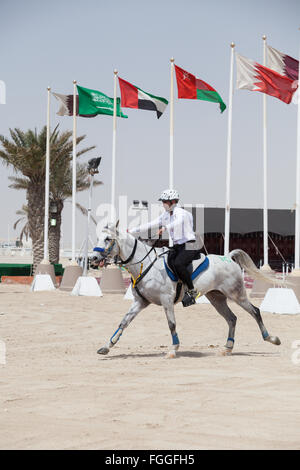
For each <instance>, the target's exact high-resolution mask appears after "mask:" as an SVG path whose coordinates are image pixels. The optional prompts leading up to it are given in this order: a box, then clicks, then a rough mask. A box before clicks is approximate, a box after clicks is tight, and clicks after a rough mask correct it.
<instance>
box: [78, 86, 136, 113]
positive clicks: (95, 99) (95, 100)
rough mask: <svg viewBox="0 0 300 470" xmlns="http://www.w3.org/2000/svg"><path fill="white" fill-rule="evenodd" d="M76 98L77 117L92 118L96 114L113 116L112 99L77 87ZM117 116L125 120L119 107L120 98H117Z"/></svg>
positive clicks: (98, 92) (94, 91)
mask: <svg viewBox="0 0 300 470" xmlns="http://www.w3.org/2000/svg"><path fill="white" fill-rule="evenodd" d="M77 90H78V97H79V106H78V109H79V115H84V116H87V115H89V116H92V115H96V114H108V115H109V116H113V114H114V99H113V98H109V97H108V96H106V95H105V94H104V93H101V92H100V91H97V90H90V89H89V88H83V87H82V86H79V85H77ZM117 116H119V117H122V118H127V117H128V116H125V114H123V113H122V110H121V106H120V98H117Z"/></svg>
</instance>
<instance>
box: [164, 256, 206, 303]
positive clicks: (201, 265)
mask: <svg viewBox="0 0 300 470" xmlns="http://www.w3.org/2000/svg"><path fill="white" fill-rule="evenodd" d="M164 265H165V270H166V272H167V274H168V276H169V278H170V279H171V280H172V281H173V282H177V286H176V294H175V299H174V304H176V302H177V301H178V299H179V297H180V294H181V290H182V287H183V283H182V281H181V280H180V279H179V278H178V276H177V274H176V273H174V271H173V270H172V269H171V268H170V266H169V264H168V261H166V259H165V257H164ZM208 266H209V259H208V258H207V257H206V256H205V255H204V254H203V253H201V255H200V259H197V266H196V268H195V269H193V263H190V264H189V265H188V267H187V270H188V272H189V273H190V276H191V279H192V281H194V279H196V278H197V277H198V276H199V274H201V273H202V272H203V271H205V270H206V269H207V268H208Z"/></svg>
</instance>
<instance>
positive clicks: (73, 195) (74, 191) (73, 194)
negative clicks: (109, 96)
mask: <svg viewBox="0 0 300 470" xmlns="http://www.w3.org/2000/svg"><path fill="white" fill-rule="evenodd" d="M76 84H77V81H76V80H73V159H72V262H75V240H76V238H75V232H76V221H75V215H76V141H77V126H76V124H77V123H76V113H77V110H76V105H77V103H76Z"/></svg>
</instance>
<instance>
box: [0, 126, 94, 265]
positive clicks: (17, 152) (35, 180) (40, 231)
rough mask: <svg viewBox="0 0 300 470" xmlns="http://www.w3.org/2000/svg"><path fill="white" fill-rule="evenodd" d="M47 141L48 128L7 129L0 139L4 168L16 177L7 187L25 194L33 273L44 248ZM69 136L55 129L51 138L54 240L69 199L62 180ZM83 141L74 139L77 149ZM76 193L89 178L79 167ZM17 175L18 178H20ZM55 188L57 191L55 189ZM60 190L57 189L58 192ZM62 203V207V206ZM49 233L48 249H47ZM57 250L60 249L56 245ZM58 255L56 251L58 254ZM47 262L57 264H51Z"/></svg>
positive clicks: (68, 160)
mask: <svg viewBox="0 0 300 470" xmlns="http://www.w3.org/2000/svg"><path fill="white" fill-rule="evenodd" d="M46 137H47V128H46V126H44V127H43V129H42V130H41V132H40V133H39V134H38V133H37V131H36V130H35V131H32V130H28V131H27V132H23V131H21V130H20V129H17V128H15V129H14V130H12V129H10V138H11V139H8V138H6V137H4V136H2V135H0V142H1V143H2V147H3V149H2V150H1V149H0V158H2V160H3V162H4V163H5V164H6V165H7V166H12V167H13V168H14V170H15V172H16V173H17V175H18V176H16V177H11V178H10V179H11V181H12V184H11V186H10V187H12V188H15V189H23V190H26V198H27V206H28V226H29V234H30V237H31V239H32V251H33V271H34V270H35V268H36V266H37V265H38V264H39V263H40V262H41V261H42V259H43V251H44V250H43V248H44V206H45V161H46ZM71 137H72V132H69V131H66V132H61V133H60V132H59V130H58V126H57V127H56V128H55V129H54V131H53V132H52V133H51V136H50V148H51V157H50V175H51V177H50V200H52V201H55V202H57V205H58V212H57V217H58V223H57V225H59V232H58V228H57V229H56V230H54V232H55V239H56V238H57V234H58V233H60V223H59V221H60V220H61V219H60V218H59V217H61V211H62V209H63V201H64V200H65V199H66V197H68V196H67V195H66V192H65V190H64V187H65V181H64V178H65V177H67V176H68V174H69V173H70V171H71V170H70V165H71V160H72V139H71ZM84 138H85V136H80V137H78V138H77V141H76V143H77V145H78V144H79V143H80V142H81V141H82V140H83V139H84ZM94 148H95V146H92V147H88V148H84V149H82V150H80V151H78V153H77V157H79V156H80V155H82V154H84V153H86V152H88V151H89V150H92V149H94ZM78 166H79V168H78V177H77V181H78V188H77V189H78V191H82V190H83V189H86V187H87V186H88V175H87V172H86V176H85V177H84V168H83V166H82V165H81V166H80V165H78ZM19 175H20V176H19ZM56 184H57V188H56ZM58 188H59V189H58ZM61 202H62V203H61ZM50 235H51V233H49V245H50ZM58 246H59V245H58ZM58 253H59V251H58ZM50 261H52V262H53V261H56V262H57V258H55V260H51V259H50Z"/></svg>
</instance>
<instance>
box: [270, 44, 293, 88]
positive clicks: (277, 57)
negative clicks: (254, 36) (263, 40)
mask: <svg viewBox="0 0 300 470" xmlns="http://www.w3.org/2000/svg"><path fill="white" fill-rule="evenodd" d="M267 66H268V67H269V68H270V69H272V70H275V71H276V72H278V73H279V74H280V75H284V76H285V77H288V78H290V79H291V80H298V76H299V61H298V60H296V59H293V57H290V56H289V55H286V54H283V53H282V52H279V51H278V50H277V49H274V48H273V47H271V46H267Z"/></svg>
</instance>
